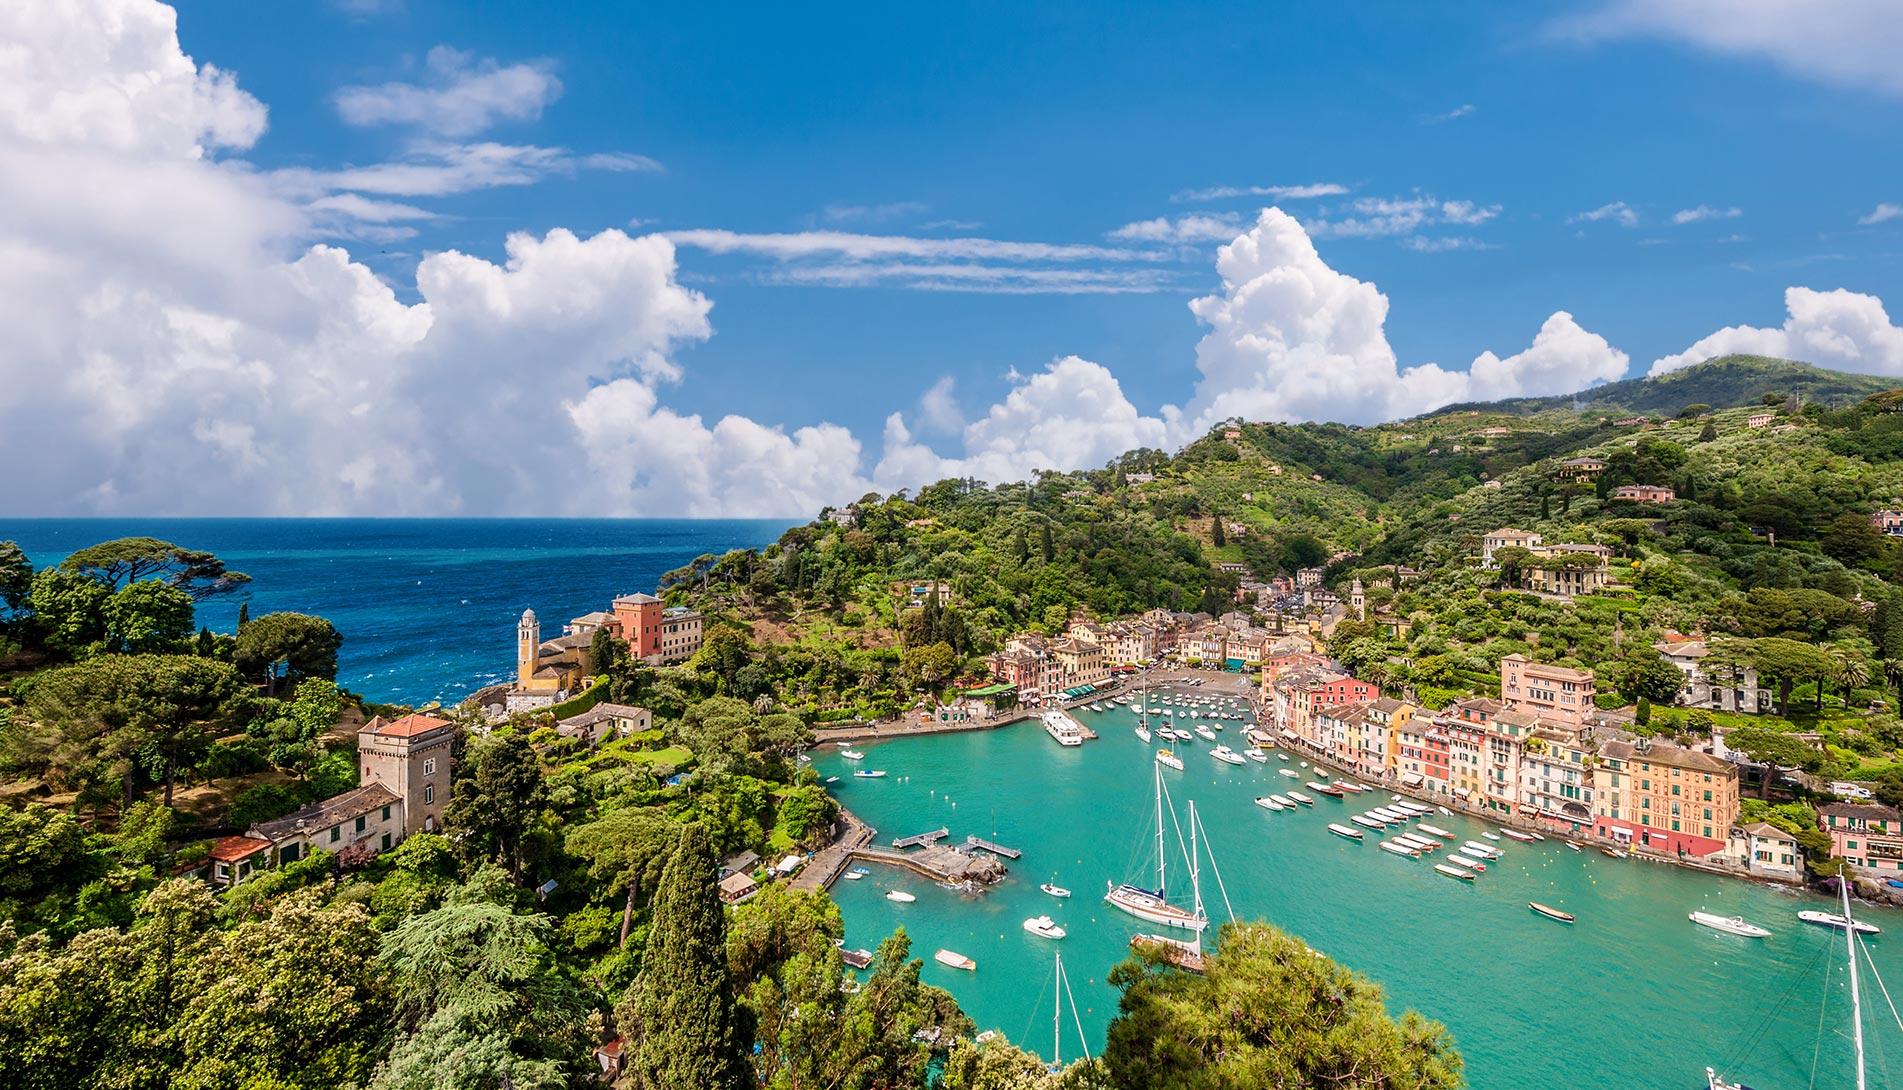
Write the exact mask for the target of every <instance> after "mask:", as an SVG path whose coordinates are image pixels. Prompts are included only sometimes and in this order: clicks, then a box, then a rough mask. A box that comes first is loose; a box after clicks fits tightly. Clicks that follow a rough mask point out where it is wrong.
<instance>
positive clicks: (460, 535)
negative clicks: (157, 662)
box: [0, 518, 790, 704]
mask: <svg viewBox="0 0 1903 1090" xmlns="http://www.w3.org/2000/svg"><path fill="white" fill-rule="evenodd" d="M788 525H790V523H789V522H787V521H785V520H772V519H599V520H594V519H315V518H314V519H0V541H6V540H13V541H17V542H19V544H20V547H21V548H22V549H24V550H25V551H26V554H27V556H28V557H29V558H30V559H31V560H32V561H33V563H34V566H35V567H44V566H46V565H49V564H55V563H58V562H59V561H60V560H61V559H62V558H64V557H65V556H66V555H67V554H68V553H71V552H72V551H74V550H75V549H81V548H84V547H86V546H88V545H93V544H97V543H98V542H101V541H110V540H112V539H114V538H120V537H132V536H149V537H157V538H162V539H164V540H166V541H170V542H172V543H174V544H176V545H180V546H183V547H185V548H188V549H204V550H208V551H210V552H213V553H216V554H217V555H218V556H219V558H220V559H222V560H224V562H225V563H226V565H227V566H228V567H230V568H231V569H232V570H234V571H242V572H244V573H246V574H247V575H250V576H251V580H252V581H251V584H250V586H249V588H247V591H246V592H245V594H244V595H243V596H238V595H233V596H228V597H224V598H219V599H215V600H213V601H210V602H205V603H202V604H201V605H200V606H199V610H198V619H199V623H200V624H202V625H208V626H210V627H211V628H213V629H215V630H218V631H226V632H229V631H231V630H232V629H233V628H234V627H235V626H236V623H237V614H238V604H239V601H240V600H241V597H243V598H248V600H249V601H250V608H251V615H252V616H254V617H257V616H262V615H263V614H266V613H271V612H274V611H278V610H291V611H295V612H298V613H314V614H317V615H318V616H320V617H325V618H328V619H329V620H330V622H331V623H332V624H334V625H336V626H337V628H338V630H339V631H340V632H342V633H343V636H344V645H343V649H342V651H341V652H340V653H339V655H338V681H339V682H340V683H341V684H343V685H344V686H345V687H346V688H349V689H351V690H352V691H354V692H357V693H360V694H362V695H363V696H365V697H367V698H369V699H371V700H375V701H380V702H385V703H399V704H423V703H427V702H429V701H432V700H440V701H443V702H444V703H454V702H455V701H457V700H460V699H462V698H463V697H464V696H467V695H468V694H469V693H471V692H473V691H475V690H476V689H478V688H480V687H481V686H483V685H487V684H492V683H494V682H497V681H502V680H505V679H506V678H507V677H508V676H509V674H510V671H512V670H513V669H514V664H515V626H516V621H517V619H518V618H519V617H521V615H522V611H523V610H524V609H534V610H535V612H536V615H537V616H538V617H539V618H541V621H542V636H543V638H544V639H550V638H553V637H555V636H559V635H561V632H562V624H563V623H564V622H566V621H567V620H568V619H569V618H571V617H577V616H580V615H581V614H583V613H587V612H589V611H591V610H597V609H606V608H608V603H609V602H610V601H611V600H612V599H613V598H614V596H615V595H617V594H628V593H632V592H634V591H652V590H653V589H654V584H655V581H656V580H658V579H659V578H660V577H661V575H662V574H663V573H664V572H667V571H670V570H672V569H674V568H677V567H680V566H681V565H683V564H686V563H688V562H690V561H692V560H693V559H694V558H695V557H697V556H701V555H703V554H707V553H712V554H715V555H718V554H720V553H723V552H726V551H727V550H728V549H738V548H759V547H763V546H765V545H767V544H769V543H771V542H772V541H774V540H775V539H777V538H778V537H779V536H780V533H781V531H783V530H785V529H786V527H787V526H788Z"/></svg>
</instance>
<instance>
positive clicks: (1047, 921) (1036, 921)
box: [1024, 916, 1067, 939]
mask: <svg viewBox="0 0 1903 1090" xmlns="http://www.w3.org/2000/svg"><path fill="white" fill-rule="evenodd" d="M1024 929H1025V930H1026V931H1029V932H1030V933H1031V934H1033V935H1036V936H1037V937H1038V938H1040V939H1061V938H1063V937H1064V936H1065V935H1066V934H1067V932H1066V931H1065V930H1064V929H1063V928H1061V927H1059V926H1057V924H1056V922H1055V921H1053V920H1052V919H1051V918H1050V917H1049V916H1033V917H1031V918H1030V919H1028V920H1025V921H1024Z"/></svg>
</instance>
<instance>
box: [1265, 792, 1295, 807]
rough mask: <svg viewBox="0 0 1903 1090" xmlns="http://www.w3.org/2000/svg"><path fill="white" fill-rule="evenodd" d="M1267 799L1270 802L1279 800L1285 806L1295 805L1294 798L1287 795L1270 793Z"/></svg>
mask: <svg viewBox="0 0 1903 1090" xmlns="http://www.w3.org/2000/svg"><path fill="white" fill-rule="evenodd" d="M1269 801H1271V802H1279V803H1281V804H1282V805H1283V806H1287V807H1293V806H1295V800H1294V799H1292V798H1289V797H1288V796H1287V795H1270V796H1269Z"/></svg>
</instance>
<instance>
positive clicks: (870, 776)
mask: <svg viewBox="0 0 1903 1090" xmlns="http://www.w3.org/2000/svg"><path fill="white" fill-rule="evenodd" d="M853 775H855V776H857V777H859V778H860V779H862V780H876V779H879V778H880V777H882V776H884V775H885V769H883V768H875V769H870V770H868V769H864V768H862V769H860V770H858V771H857V772H854V773H853Z"/></svg>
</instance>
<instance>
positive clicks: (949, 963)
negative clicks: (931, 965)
mask: <svg viewBox="0 0 1903 1090" xmlns="http://www.w3.org/2000/svg"><path fill="white" fill-rule="evenodd" d="M932 960H933V961H936V962H938V963H939V964H940V965H943V966H946V967H948V968H952V969H964V970H966V971H967V972H970V971H975V970H976V969H977V968H978V963H977V962H975V961H973V960H971V959H970V958H968V957H966V956H965V955H963V954H961V953H959V952H958V951H956V950H940V951H939V952H938V953H936V954H933V955H932Z"/></svg>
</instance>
